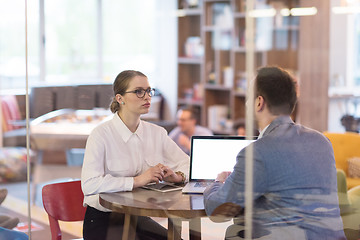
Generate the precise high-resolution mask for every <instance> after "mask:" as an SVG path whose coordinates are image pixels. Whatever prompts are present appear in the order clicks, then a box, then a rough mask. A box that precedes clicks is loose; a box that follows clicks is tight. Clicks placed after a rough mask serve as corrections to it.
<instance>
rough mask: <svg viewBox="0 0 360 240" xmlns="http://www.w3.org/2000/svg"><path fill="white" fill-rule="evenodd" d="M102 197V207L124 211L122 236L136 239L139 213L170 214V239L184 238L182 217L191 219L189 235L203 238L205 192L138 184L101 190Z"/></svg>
mask: <svg viewBox="0 0 360 240" xmlns="http://www.w3.org/2000/svg"><path fill="white" fill-rule="evenodd" d="M99 201H100V204H101V205H102V206H103V207H105V208H107V209H110V210H111V211H114V212H119V213H124V214H125V222H124V231H123V237H122V239H135V229H136V224H137V217H138V216H148V217H162V218H167V219H168V239H169V240H170V239H171V240H172V239H181V236H180V235H181V221H183V220H186V221H189V229H190V232H189V235H190V239H192V240H194V239H201V218H202V217H206V213H205V210H204V204H203V195H199V194H182V192H181V191H173V192H167V193H161V192H156V191H151V190H145V189H142V188H137V189H134V190H133V191H132V192H116V193H101V194H100V195H99Z"/></svg>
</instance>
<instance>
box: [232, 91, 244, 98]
mask: <svg viewBox="0 0 360 240" xmlns="http://www.w3.org/2000/svg"><path fill="white" fill-rule="evenodd" d="M234 96H235V97H246V93H244V92H238V91H235V92H234Z"/></svg>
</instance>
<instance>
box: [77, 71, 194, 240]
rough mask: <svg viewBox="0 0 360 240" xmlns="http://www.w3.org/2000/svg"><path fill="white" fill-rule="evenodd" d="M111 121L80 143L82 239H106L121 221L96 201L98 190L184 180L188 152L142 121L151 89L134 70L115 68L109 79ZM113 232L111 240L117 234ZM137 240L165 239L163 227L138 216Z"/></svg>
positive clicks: (119, 217)
mask: <svg viewBox="0 0 360 240" xmlns="http://www.w3.org/2000/svg"><path fill="white" fill-rule="evenodd" d="M113 89H114V98H113V100H112V103H111V105H110V110H111V111H112V112H113V113H114V116H113V118H112V119H111V120H109V121H106V122H104V123H102V124H100V125H99V126H97V127H96V128H95V129H94V130H93V131H92V133H91V134H90V135H89V138H88V140H87V143H86V151H85V156H84V163H83V168H82V174H81V182H82V190H83V192H84V204H85V205H86V206H87V210H86V214H85V219H84V228H83V234H84V239H85V240H90V239H111V236H110V234H109V235H108V238H106V236H107V230H108V226H109V225H110V224H111V223H114V222H116V223H117V224H119V226H122V225H123V217H124V216H123V215H122V214H116V213H111V212H109V210H108V209H106V208H104V207H102V206H101V205H100V203H99V193H104V192H117V191H131V190H133V189H134V188H137V187H141V186H144V185H146V184H148V183H151V182H159V181H163V180H164V181H168V182H174V183H180V182H184V181H185V180H186V175H185V174H188V172H189V157H188V156H187V155H186V154H185V153H184V152H183V151H182V150H181V149H180V148H179V147H178V146H177V144H176V143H175V142H173V141H172V140H171V139H170V138H169V137H168V135H167V132H166V130H165V129H164V128H162V127H160V126H157V125H155V124H152V123H148V122H145V121H142V120H141V119H140V116H141V115H142V114H145V113H148V112H149V108H150V105H151V97H152V96H153V95H154V89H153V88H151V87H150V84H149V82H148V79H147V77H146V76H145V75H144V74H143V73H141V72H138V71H132V70H127V71H123V72H121V73H120V74H119V75H118V76H117V77H116V79H115V81H114V84H113ZM119 234H121V232H118V234H117V236H115V237H116V239H119V236H121V235H119ZM136 234H137V236H138V237H139V238H140V239H166V236H167V231H166V229H165V228H163V227H162V226H161V225H159V224H158V223H156V222H155V221H153V220H152V219H151V218H149V217H139V218H138V225H137V229H136Z"/></svg>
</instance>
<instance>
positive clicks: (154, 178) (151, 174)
mask: <svg viewBox="0 0 360 240" xmlns="http://www.w3.org/2000/svg"><path fill="white" fill-rule="evenodd" d="M165 176H166V174H165V171H164V169H163V165H162V164H158V165H156V166H154V167H151V168H149V169H148V170H146V171H145V172H144V173H143V174H141V175H139V176H136V177H134V185H133V188H137V187H141V186H144V185H146V184H148V183H151V182H156V183H159V181H163V179H164V177H165Z"/></svg>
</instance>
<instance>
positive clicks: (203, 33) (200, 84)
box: [177, 0, 300, 134]
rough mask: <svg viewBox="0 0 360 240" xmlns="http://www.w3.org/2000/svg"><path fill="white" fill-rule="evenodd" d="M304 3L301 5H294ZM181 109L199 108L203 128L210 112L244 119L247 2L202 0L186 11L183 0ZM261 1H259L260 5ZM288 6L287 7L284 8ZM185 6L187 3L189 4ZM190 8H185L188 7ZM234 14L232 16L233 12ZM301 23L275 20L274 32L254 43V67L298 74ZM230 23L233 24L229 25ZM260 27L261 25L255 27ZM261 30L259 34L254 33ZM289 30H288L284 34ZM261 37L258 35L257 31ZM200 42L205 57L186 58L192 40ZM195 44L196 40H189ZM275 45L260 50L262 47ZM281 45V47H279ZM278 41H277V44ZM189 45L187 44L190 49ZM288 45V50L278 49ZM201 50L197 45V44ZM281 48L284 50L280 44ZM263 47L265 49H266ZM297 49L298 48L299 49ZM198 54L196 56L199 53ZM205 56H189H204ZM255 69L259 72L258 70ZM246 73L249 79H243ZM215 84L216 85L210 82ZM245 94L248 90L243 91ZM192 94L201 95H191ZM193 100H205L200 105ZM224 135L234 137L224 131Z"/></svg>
mask: <svg viewBox="0 0 360 240" xmlns="http://www.w3.org/2000/svg"><path fill="white" fill-rule="evenodd" d="M279 1H280V2H282V4H281V5H284V6H285V7H289V8H290V7H293V6H295V5H296V4H295V3H293V2H292V1H294V0H290V1H284V0H266V1H265V0H264V2H266V4H267V5H269V6H270V5H274V6H277V5H279ZM295 1H299V0H295ZM177 2H178V8H179V9H178V11H177V13H178V55H177V67H178V72H177V75H178V84H177V87H178V90H177V92H178V107H179V106H181V105H190V106H194V107H195V108H200V111H199V112H198V114H199V116H198V117H199V119H200V120H199V124H200V125H202V126H208V124H209V113H208V112H207V110H208V107H209V106H212V105H226V106H228V108H229V112H228V118H229V119H228V120H230V121H234V120H237V119H244V118H245V115H246V107H245V105H246V93H247V92H246V90H245V89H246V86H247V85H248V84H247V82H246V81H250V80H246V79H245V77H246V76H245V75H246V74H245V72H246V61H247V57H246V51H247V50H248V49H247V48H246V47H245V40H246V39H245V31H246V27H247V25H246V21H247V12H246V11H245V10H246V4H245V3H246V0H201V4H200V1H199V5H198V6H196V8H186V7H188V5H184V1H183V0H178V1H177ZM256 2H260V1H258V0H257V1H256ZM285 2H286V3H285ZM185 3H186V2H185ZM183 7H185V8H183ZM229 11H231V14H230V13H229ZM299 21H300V20H299V19H297V18H292V17H289V18H284V19H282V21H281V22H280V21H271V24H270V26H268V25H266V27H269V30H270V29H271V30H270V32H265V33H264V34H257V35H256V37H259V38H260V37H261V38H262V39H256V40H261V41H254V48H255V49H254V57H255V59H254V65H255V66H254V67H255V68H258V67H260V66H265V65H275V64H276V65H279V66H283V67H285V68H291V69H295V70H296V69H297V59H298V52H297V46H298V45H296V44H298V42H299V40H298V38H299V35H300V34H299V33H298V31H299V26H298V24H299ZM229 22H231V23H229ZM256 24H257V23H256ZM254 30H255V31H258V30H259V29H254ZM285 31H287V32H286V33H288V34H285ZM255 33H256V32H255ZM194 36H195V37H197V38H198V39H196V40H197V41H195V43H198V44H199V45H200V47H201V50H203V51H202V52H201V54H194V55H192V54H191V53H190V54H187V55H186V54H185V53H186V51H185V49H187V50H189V49H190V50H191V48H186V46H188V47H192V46H191V43H192V42H191V41H189V42H187V40H188V39H189V38H190V37H194ZM190 40H191V39H190ZM268 40H272V41H273V44H272V45H271V46H270V45H269V46H268V44H266V46H261V45H259V43H262V42H265V43H269V41H268ZM280 40H281V41H282V42H280ZM276 41H278V42H276ZM187 43H188V44H189V45H186V44H187ZM274 43H282V44H284V45H285V44H287V46H289V47H288V48H283V49H282V48H279V46H280V45H275V44H274ZM195 45H196V44H195ZM281 46H282V45H281ZM261 47H262V48H261ZM295 48H296V49H295ZM194 52H197V51H194ZM199 55H200V57H188V56H199ZM254 70H255V69H254ZM244 74H245V75H244ZM209 79H211V80H212V81H211V83H210V82H209ZM243 89H244V90H243ZM187 91H189V92H190V91H192V92H193V93H200V94H193V95H191V94H188V95H186V93H187ZM186 96H189V97H193V96H195V97H202V99H201V100H199V99H198V98H197V99H196V100H194V99H191V98H185V97H186ZM224 134H229V133H228V132H225V133H224Z"/></svg>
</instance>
